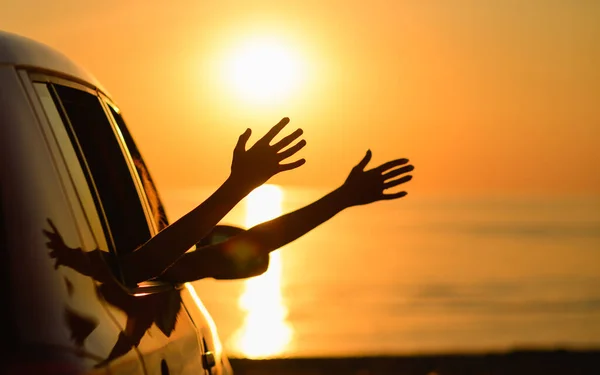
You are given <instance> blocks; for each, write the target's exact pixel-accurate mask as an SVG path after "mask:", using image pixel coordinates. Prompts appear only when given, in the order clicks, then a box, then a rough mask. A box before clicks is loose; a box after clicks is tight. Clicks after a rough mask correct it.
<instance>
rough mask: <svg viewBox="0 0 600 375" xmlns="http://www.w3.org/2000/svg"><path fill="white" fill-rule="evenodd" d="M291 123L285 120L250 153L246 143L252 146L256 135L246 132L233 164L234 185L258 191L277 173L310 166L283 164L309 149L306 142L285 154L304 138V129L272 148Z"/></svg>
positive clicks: (298, 144)
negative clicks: (275, 140)
mask: <svg viewBox="0 0 600 375" xmlns="http://www.w3.org/2000/svg"><path fill="white" fill-rule="evenodd" d="M289 122H290V119H289V118H287V117H284V118H283V119H282V120H281V121H279V123H278V124H277V125H275V126H273V128H271V130H269V131H268V132H267V134H265V135H264V136H263V137H262V138H261V139H259V140H258V141H256V143H255V144H254V145H253V146H252V147H250V148H249V149H248V150H246V143H247V142H248V139H249V138H250V135H251V134H252V131H251V130H250V129H246V131H245V132H244V133H243V134H242V135H240V138H239V140H238V142H237V145H236V146H235V149H234V150H233V161H232V163H231V178H232V179H233V180H234V181H236V182H237V183H239V184H242V185H243V186H247V187H249V188H250V189H254V188H256V187H258V186H260V185H262V184H264V183H265V182H267V180H269V179H270V178H271V177H273V176H274V175H276V174H277V173H280V172H283V171H289V170H291V169H295V168H298V167H300V166H301V165H303V164H304V163H305V162H306V160H304V159H300V160H296V161H294V162H290V163H284V164H282V163H281V162H282V161H284V160H285V159H288V158H290V157H291V156H293V155H295V154H296V153H297V152H298V151H300V149H302V148H303V147H304V146H306V141H305V140H304V139H302V140H300V141H299V142H296V143H295V144H294V145H292V146H291V147H289V148H287V149H285V150H284V148H285V147H287V146H289V145H290V144H292V143H293V142H294V141H296V140H297V139H298V138H299V137H300V136H301V135H302V133H303V131H302V129H296V130H295V131H294V132H293V133H291V134H290V135H288V136H286V137H284V138H283V139H281V140H280V141H279V142H277V143H275V144H273V145H271V144H270V142H271V141H272V140H273V138H275V136H277V134H279V133H280V132H281V130H282V129H283V128H284V127H285V126H286V125H287V124H288V123H289Z"/></svg>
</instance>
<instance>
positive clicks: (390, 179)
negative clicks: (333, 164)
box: [340, 150, 414, 206]
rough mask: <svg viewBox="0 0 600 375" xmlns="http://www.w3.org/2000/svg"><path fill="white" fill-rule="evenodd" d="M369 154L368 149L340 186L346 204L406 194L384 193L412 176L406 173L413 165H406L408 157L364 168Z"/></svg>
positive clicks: (368, 159)
mask: <svg viewBox="0 0 600 375" xmlns="http://www.w3.org/2000/svg"><path fill="white" fill-rule="evenodd" d="M371 156H372V153H371V150H368V151H367V153H366V155H365V157H364V158H363V159H362V160H361V161H360V163H358V164H357V165H356V166H355V167H354V168H353V169H352V171H351V172H350V175H348V178H347V179H346V182H344V184H343V185H342V187H341V188H340V191H341V192H342V193H343V196H344V201H345V202H346V204H347V205H348V206H358V205H362V204H368V203H372V202H376V201H380V200H390V199H397V198H402V197H404V196H406V194H407V193H406V191H400V192H395V193H385V190H387V189H390V188H392V187H395V186H398V185H400V184H403V183H405V182H408V181H410V180H411V179H412V176H411V175H407V173H408V172H410V171H412V170H413V169H414V167H413V166H412V165H407V164H408V159H396V160H392V161H389V162H387V163H384V164H382V165H380V166H378V167H375V168H373V169H369V170H365V167H366V166H367V164H368V163H369V161H370V160H371ZM398 167H400V168H398Z"/></svg>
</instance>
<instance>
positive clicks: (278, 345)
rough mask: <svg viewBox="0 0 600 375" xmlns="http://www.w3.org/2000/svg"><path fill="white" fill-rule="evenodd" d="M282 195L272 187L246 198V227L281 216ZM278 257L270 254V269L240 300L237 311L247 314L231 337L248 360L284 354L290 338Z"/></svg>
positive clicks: (251, 282)
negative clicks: (241, 324) (239, 309)
mask: <svg viewBox="0 0 600 375" xmlns="http://www.w3.org/2000/svg"><path fill="white" fill-rule="evenodd" d="M282 202H283V191H282V189H281V188H280V187H278V186H275V185H263V186H261V187H259V188H258V189H256V190H254V191H253V192H252V193H251V194H250V195H249V196H248V198H247V206H246V226H247V227H251V226H254V225H256V224H259V223H261V222H264V221H267V220H270V219H273V218H275V217H277V216H279V215H281V213H282V207H281V206H282ZM281 277H282V274H281V254H280V253H279V252H278V251H276V252H274V253H271V259H270V262H269V269H268V270H267V272H265V273H264V274H263V275H260V276H258V277H254V278H252V279H248V280H247V281H246V288H245V291H244V293H243V294H242V295H241V296H240V300H239V305H240V308H241V309H242V310H243V311H245V312H246V317H245V319H244V324H243V326H242V327H241V328H240V329H239V330H238V331H237V332H236V334H235V335H234V340H235V343H234V345H235V346H236V348H237V350H238V351H239V352H240V353H242V354H243V355H244V356H246V357H249V358H260V357H270V356H274V355H277V354H280V353H282V352H283V351H285V349H286V347H287V346H288V344H289V342H290V340H291V338H292V328H291V326H290V325H289V324H288V323H287V321H286V317H287V308H286V306H285V304H284V301H283V297H282V295H281Z"/></svg>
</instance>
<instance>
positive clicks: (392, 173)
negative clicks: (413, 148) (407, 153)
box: [381, 165, 415, 181]
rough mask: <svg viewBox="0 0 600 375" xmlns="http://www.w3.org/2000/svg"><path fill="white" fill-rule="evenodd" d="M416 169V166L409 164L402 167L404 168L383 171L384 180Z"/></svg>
mask: <svg viewBox="0 0 600 375" xmlns="http://www.w3.org/2000/svg"><path fill="white" fill-rule="evenodd" d="M414 169H415V167H414V166H413V165H407V166H404V167H402V168H398V169H394V170H392V171H389V172H386V173H383V174H382V175H381V177H383V180H384V181H387V180H389V179H390V178H394V177H396V176H400V175H401V174H405V173H408V172H411V171H413V170H414Z"/></svg>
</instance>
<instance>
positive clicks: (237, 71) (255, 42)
mask: <svg viewBox="0 0 600 375" xmlns="http://www.w3.org/2000/svg"><path fill="white" fill-rule="evenodd" d="M227 60H228V63H227V65H226V69H225V75H226V77H225V78H226V80H227V81H228V82H229V84H230V86H231V88H232V89H233V91H234V92H235V93H236V94H237V95H239V96H240V97H241V99H243V100H245V101H248V102H252V103H254V104H258V103H271V102H273V101H274V100H280V99H283V98H287V97H288V96H289V95H290V94H292V93H293V92H294V90H295V89H297V86H298V84H299V83H300V82H301V81H302V70H303V69H302V64H301V59H300V58H299V56H297V55H296V53H295V52H294V51H292V50H291V49H290V48H289V47H288V46H287V45H286V43H284V42H282V41H280V40H277V39H273V38H254V39H251V40H248V41H246V42H245V43H244V44H242V45H240V46H238V47H237V48H236V49H234V51H233V52H232V53H231V55H230V56H229V58H228V59H227Z"/></svg>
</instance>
